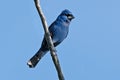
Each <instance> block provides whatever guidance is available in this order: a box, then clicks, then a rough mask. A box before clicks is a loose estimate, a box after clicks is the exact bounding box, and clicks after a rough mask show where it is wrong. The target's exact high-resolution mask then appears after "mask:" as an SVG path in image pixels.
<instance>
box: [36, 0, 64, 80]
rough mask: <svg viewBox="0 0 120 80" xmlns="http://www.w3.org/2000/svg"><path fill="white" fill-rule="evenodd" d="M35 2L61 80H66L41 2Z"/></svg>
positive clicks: (37, 0)
mask: <svg viewBox="0 0 120 80" xmlns="http://www.w3.org/2000/svg"><path fill="white" fill-rule="evenodd" d="M34 2H35V6H36V8H37V11H38V13H39V16H40V19H41V21H42V24H43V28H44V31H45V38H46V41H47V44H48V46H49V49H50V53H51V56H52V60H53V62H54V65H55V68H56V70H57V73H58V77H59V80H64V76H63V74H62V71H61V67H60V64H59V60H58V57H57V54H56V50H55V47H54V45H53V42H52V39H51V36H50V32H49V30H48V25H47V22H46V20H45V17H44V14H43V12H42V9H41V7H40V4H39V3H40V2H39V0H34Z"/></svg>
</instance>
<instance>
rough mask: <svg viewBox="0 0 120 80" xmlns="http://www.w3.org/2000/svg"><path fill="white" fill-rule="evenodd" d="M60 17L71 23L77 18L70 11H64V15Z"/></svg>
mask: <svg viewBox="0 0 120 80" xmlns="http://www.w3.org/2000/svg"><path fill="white" fill-rule="evenodd" d="M60 16H63V17H64V18H66V19H68V20H69V21H71V20H72V19H74V18H75V17H74V16H73V14H72V13H71V12H70V11H69V10H68V9H65V10H63V11H62V13H61V14H60Z"/></svg>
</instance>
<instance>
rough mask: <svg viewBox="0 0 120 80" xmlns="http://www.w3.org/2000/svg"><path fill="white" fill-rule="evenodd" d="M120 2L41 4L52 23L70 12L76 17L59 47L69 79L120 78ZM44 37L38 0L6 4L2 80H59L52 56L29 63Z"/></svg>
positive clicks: (0, 29)
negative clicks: (34, 64)
mask: <svg viewBox="0 0 120 80" xmlns="http://www.w3.org/2000/svg"><path fill="white" fill-rule="evenodd" d="M119 3H120V1H119V0H41V6H42V9H43V11H44V14H45V16H46V19H47V22H48V24H49V25H50V24H51V23H52V22H53V21H54V20H55V19H56V18H57V16H58V15H59V14H60V13H61V11H62V10H64V9H69V10H70V11H71V12H72V13H73V14H74V16H75V17H76V18H75V19H74V20H73V21H72V23H71V25H70V31H69V35H68V37H67V39H66V40H65V41H64V42H63V43H62V44H61V45H59V46H58V47H57V53H58V57H59V60H60V64H61V67H62V71H63V73H64V76H65V79H66V80H120V4H119ZM43 35H44V31H43V28H42V24H41V21H40V19H39V16H38V13H37V10H36V8H35V6H34V2H33V0H8V1H6V0H1V1H0V74H1V76H0V80H58V77H57V73H56V70H55V67H54V64H53V62H52V59H51V56H50V54H49V53H48V54H47V55H46V56H45V57H44V58H43V59H42V60H41V61H40V63H39V64H38V65H37V67H36V68H34V69H30V68H28V66H27V65H26V62H27V61H28V59H29V58H30V57H32V56H33V55H34V54H35V53H36V51H37V50H38V49H39V47H40V45H41V41H42V38H43Z"/></svg>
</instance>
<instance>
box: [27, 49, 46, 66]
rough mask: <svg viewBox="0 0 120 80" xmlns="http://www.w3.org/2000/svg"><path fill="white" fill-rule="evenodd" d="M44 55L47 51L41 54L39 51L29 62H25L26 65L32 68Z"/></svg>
mask: <svg viewBox="0 0 120 80" xmlns="http://www.w3.org/2000/svg"><path fill="white" fill-rule="evenodd" d="M46 53H47V51H45V52H43V51H41V50H39V51H38V52H37V53H36V54H35V55H34V56H33V57H32V58H30V60H29V61H28V62H27V65H28V66H29V67H30V68H34V67H35V66H36V65H37V64H38V62H39V61H40V59H41V58H42V57H43V56H44V55H45V54H46Z"/></svg>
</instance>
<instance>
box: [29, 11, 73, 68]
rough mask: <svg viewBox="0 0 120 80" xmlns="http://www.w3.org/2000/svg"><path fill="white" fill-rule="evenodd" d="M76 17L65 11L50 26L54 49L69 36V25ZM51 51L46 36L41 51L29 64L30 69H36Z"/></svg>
mask: <svg viewBox="0 0 120 80" xmlns="http://www.w3.org/2000/svg"><path fill="white" fill-rule="evenodd" d="M74 18H75V17H74V15H73V14H72V12H70V11H69V10H68V9H65V10H63V11H62V12H61V13H60V15H59V16H58V17H57V19H56V20H55V21H54V22H53V23H52V24H51V25H50V26H49V28H48V29H49V32H50V35H51V38H52V41H53V45H54V47H56V46H58V45H59V44H60V43H61V42H62V41H63V40H64V39H65V38H66V37H67V35H68V32H69V25H70V22H71V20H72V19H74ZM48 51H49V48H48V45H47V41H46V39H45V35H44V38H43V41H42V44H41V47H40V49H39V50H38V51H37V53H36V54H35V55H34V56H33V57H31V58H30V60H29V61H28V62H27V65H28V66H29V68H34V67H35V66H36V65H37V64H38V62H39V61H40V60H41V58H42V57H43V56H44V55H45V54H46V53H47V52H48Z"/></svg>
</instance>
